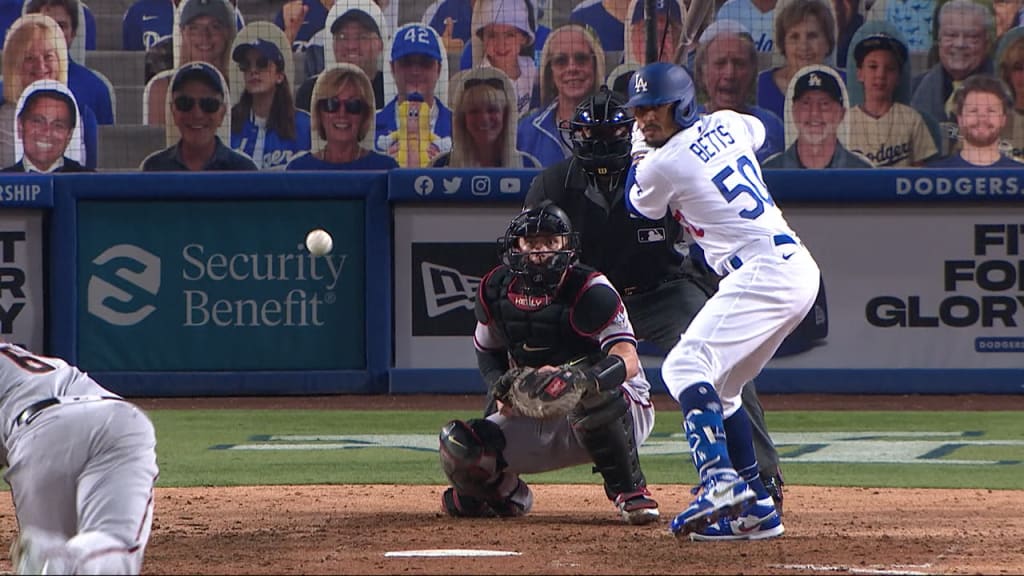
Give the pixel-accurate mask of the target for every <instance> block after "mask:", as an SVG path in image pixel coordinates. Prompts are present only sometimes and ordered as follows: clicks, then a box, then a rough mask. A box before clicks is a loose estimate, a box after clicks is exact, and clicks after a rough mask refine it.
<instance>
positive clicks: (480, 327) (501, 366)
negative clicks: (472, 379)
mask: <svg viewBox="0 0 1024 576" xmlns="http://www.w3.org/2000/svg"><path fill="white" fill-rule="evenodd" d="M493 273H494V271H493V270H492V271H491V272H489V273H488V274H487V275H486V276H484V277H483V279H482V280H481V281H480V286H479V287H478V288H477V294H476V304H475V305H474V314H475V315H476V330H474V331H473V349H474V351H475V352H476V365H477V369H478V370H480V377H481V378H482V379H483V381H484V384H486V385H487V400H486V403H485V405H484V416H489V415H490V414H492V413H494V412H496V411H497V410H498V404H497V399H496V398H495V394H494V388H495V386H496V385H497V384H498V381H499V380H501V377H502V375H504V374H505V372H507V371H508V369H509V362H508V344H507V343H506V342H505V338H504V336H503V335H502V334H501V333H500V331H499V330H498V329H497V326H495V322H494V318H493V317H492V316H491V311H490V309H489V308H488V305H487V300H486V299H485V298H484V289H485V287H486V286H487V283H488V282H489V281H490V279H491V274H493Z"/></svg>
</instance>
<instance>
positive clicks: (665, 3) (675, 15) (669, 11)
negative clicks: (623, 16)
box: [631, 0, 683, 24]
mask: <svg viewBox="0 0 1024 576" xmlns="http://www.w3.org/2000/svg"><path fill="white" fill-rule="evenodd" d="M644 4H645V2H644V0H637V3H636V8H634V9H633V18H632V19H631V21H632V22H633V24H636V23H637V22H642V21H643V19H644ZM654 13H655V14H658V15H660V14H664V15H666V16H667V17H668V19H669V20H675V21H676V22H682V21H683V16H682V14H681V13H680V12H679V3H678V2H676V1H675V0H657V1H656V2H655V3H654Z"/></svg>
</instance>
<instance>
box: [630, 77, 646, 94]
mask: <svg viewBox="0 0 1024 576" xmlns="http://www.w3.org/2000/svg"><path fill="white" fill-rule="evenodd" d="M642 92H647V80H644V77H643V76H641V75H639V74H637V75H636V77H635V78H634V79H633V93H635V94H640V93H642Z"/></svg>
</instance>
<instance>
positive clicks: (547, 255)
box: [498, 203, 579, 296]
mask: <svg viewBox="0 0 1024 576" xmlns="http://www.w3.org/2000/svg"><path fill="white" fill-rule="evenodd" d="M558 238H561V239H562V241H561V246H560V247H559V248H554V247H550V244H553V243H554V242H550V243H549V244H548V245H549V247H548V248H543V247H542V248H541V249H537V246H538V245H541V244H545V243H548V241H549V240H555V239H558ZM520 239H524V240H529V242H528V243H529V244H532V245H533V247H532V248H530V249H524V247H523V244H525V243H527V242H522V243H521V242H520ZM498 243H499V247H500V248H499V249H500V250H501V252H502V255H501V261H502V263H503V264H505V265H506V266H508V267H509V269H510V270H511V271H512V274H514V275H515V276H516V277H518V278H520V279H522V281H523V288H524V291H525V292H526V293H527V294H529V295H532V296H552V295H554V294H555V292H557V291H558V287H559V286H560V285H561V284H562V279H563V278H564V277H565V271H566V270H568V269H569V266H571V265H573V264H574V263H575V262H576V252H577V250H578V249H579V248H578V247H579V235H578V234H576V233H575V232H573V230H572V222H571V221H570V220H569V217H568V216H567V215H566V214H565V212H563V211H562V209H561V208H559V207H558V206H555V205H554V204H551V203H546V204H542V205H541V206H537V207H536V208H531V209H529V210H527V211H525V212H523V213H522V214H520V215H518V216H516V217H515V218H513V219H512V223H511V224H509V226H508V230H506V231H505V236H504V237H503V238H501V239H499V240H498Z"/></svg>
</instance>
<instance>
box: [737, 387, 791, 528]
mask: <svg viewBox="0 0 1024 576" xmlns="http://www.w3.org/2000/svg"><path fill="white" fill-rule="evenodd" d="M740 399H741V401H742V404H743V409H744V410H745V411H746V412H747V416H748V417H749V420H750V427H751V434H752V435H753V442H754V453H755V454H756V455H757V465H758V474H759V475H760V477H761V482H762V483H764V486H765V488H766V489H767V490H768V493H769V494H770V495H771V497H772V501H773V502H774V503H775V507H776V509H777V510H778V512H779V516H782V467H781V466H780V465H779V452H778V450H777V449H776V448H775V443H774V442H772V438H771V436H770V435H769V434H768V427H767V424H765V421H764V407H763V406H762V405H761V399H760V398H759V397H758V395H757V389H756V388H755V387H754V381H753V380H751V381H750V382H747V384H746V385H745V386H744V387H743V393H742V394H740Z"/></svg>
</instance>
